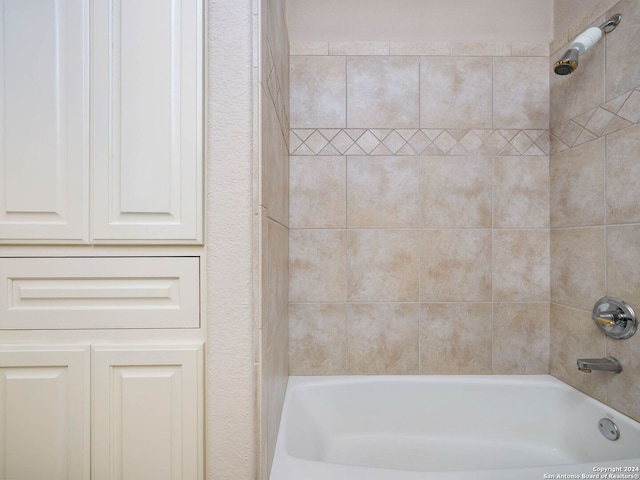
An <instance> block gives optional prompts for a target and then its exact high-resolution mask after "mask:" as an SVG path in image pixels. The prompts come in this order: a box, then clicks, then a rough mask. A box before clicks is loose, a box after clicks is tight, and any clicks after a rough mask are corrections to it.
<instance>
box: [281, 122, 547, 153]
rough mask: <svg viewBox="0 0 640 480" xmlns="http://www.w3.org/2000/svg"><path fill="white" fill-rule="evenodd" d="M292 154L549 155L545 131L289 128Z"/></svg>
mask: <svg viewBox="0 0 640 480" xmlns="http://www.w3.org/2000/svg"><path fill="white" fill-rule="evenodd" d="M289 142H290V143H289V146H290V152H291V155H320V156H322V155H469V154H480V155H501V156H502V155H504V156H507V155H508V156H514V155H515V156H519V155H548V154H549V152H550V142H549V131H548V130H489V129H487V130H463V129H357V128H342V129H331V128H320V129H308V128H304V129H292V130H291V132H290V137H289Z"/></svg>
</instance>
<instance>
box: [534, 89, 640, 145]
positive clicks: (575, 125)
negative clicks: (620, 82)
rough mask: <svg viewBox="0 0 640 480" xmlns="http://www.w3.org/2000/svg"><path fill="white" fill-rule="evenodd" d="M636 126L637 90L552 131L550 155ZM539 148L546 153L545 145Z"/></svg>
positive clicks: (639, 117) (638, 120)
mask: <svg viewBox="0 0 640 480" xmlns="http://www.w3.org/2000/svg"><path fill="white" fill-rule="evenodd" d="M636 123H640V88H638V89H635V90H631V91H630V92H627V93H624V94H622V95H619V96H618V97H616V98H614V99H613V100H610V101H608V102H606V103H603V104H601V105H599V106H598V107H596V108H594V109H591V110H589V111H587V112H585V113H582V114H580V115H578V116H576V117H575V118H572V119H571V120H568V121H566V122H564V123H563V124H561V125H556V126H555V127H553V128H551V131H550V141H549V145H550V153H558V152H562V151H564V150H567V149H568V148H571V147H574V146H576V145H581V144H583V143H586V142H589V141H591V140H595V139H596V138H600V137H602V136H603V135H608V134H610V133H612V132H616V131H618V130H622V129H623V128H626V127H628V126H630V125H633V124H636ZM538 146H539V147H540V149H541V150H543V151H545V149H544V148H543V146H544V145H538Z"/></svg>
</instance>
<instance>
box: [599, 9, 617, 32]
mask: <svg viewBox="0 0 640 480" xmlns="http://www.w3.org/2000/svg"><path fill="white" fill-rule="evenodd" d="M620 20H622V15H620V14H619V13H616V14H615V15H612V16H611V17H610V18H609V20H607V21H606V22H604V23H603V24H602V25H600V26H599V27H598V28H599V29H600V30H602V32H603V33H611V32H613V31H614V30H615V29H616V27H617V26H618V24H619V23H620Z"/></svg>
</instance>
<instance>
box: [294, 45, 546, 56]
mask: <svg viewBox="0 0 640 480" xmlns="http://www.w3.org/2000/svg"><path fill="white" fill-rule="evenodd" d="M290 49H291V50H290V53H291V55H424V56H431V55H435V56H464V57H473V56H480V57H548V56H549V45H548V44H541V43H525V42H384V41H382V42H318V41H312V42H304V41H292V42H291V45H290Z"/></svg>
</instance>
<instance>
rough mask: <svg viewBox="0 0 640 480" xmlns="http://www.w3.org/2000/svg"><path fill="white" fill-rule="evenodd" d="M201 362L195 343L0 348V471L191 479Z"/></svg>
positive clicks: (1, 474)
mask: <svg viewBox="0 0 640 480" xmlns="http://www.w3.org/2000/svg"><path fill="white" fill-rule="evenodd" d="M90 352H91V353H90ZM202 365H203V359H202V346H201V345H175V346H166V345H165V346H93V347H89V346H72V347H55V346H38V347H28V346H21V347H18V346H15V347H8V346H3V347H0V432H2V434H1V435H0V478H2V479H18V478H19V479H22V480H42V479H47V480H89V478H91V479H92V480H102V479H105V480H106V479H108V480H116V479H117V480H140V479H154V480H201V479H202V478H203V465H204V462H203V428H202V425H203V418H202V402H203V400H202V395H203V393H202V392H203V388H202V385H203V375H202ZM90 385H91V387H90ZM90 431H91V433H90Z"/></svg>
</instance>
